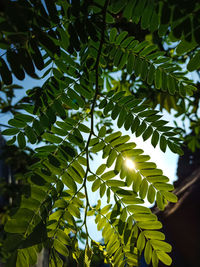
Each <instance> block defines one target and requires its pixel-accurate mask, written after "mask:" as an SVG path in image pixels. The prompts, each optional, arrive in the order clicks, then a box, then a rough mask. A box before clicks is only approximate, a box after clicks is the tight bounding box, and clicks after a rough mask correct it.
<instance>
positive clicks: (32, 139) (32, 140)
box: [24, 125, 37, 144]
mask: <svg viewBox="0 0 200 267" xmlns="http://www.w3.org/2000/svg"><path fill="white" fill-rule="evenodd" d="M24 130H25V134H26V136H27V137H28V140H29V141H30V143H31V144H35V143H36V141H37V138H36V135H35V132H34V130H33V129H32V128H31V127H30V126H28V125H27V126H26V127H25V129H24Z"/></svg>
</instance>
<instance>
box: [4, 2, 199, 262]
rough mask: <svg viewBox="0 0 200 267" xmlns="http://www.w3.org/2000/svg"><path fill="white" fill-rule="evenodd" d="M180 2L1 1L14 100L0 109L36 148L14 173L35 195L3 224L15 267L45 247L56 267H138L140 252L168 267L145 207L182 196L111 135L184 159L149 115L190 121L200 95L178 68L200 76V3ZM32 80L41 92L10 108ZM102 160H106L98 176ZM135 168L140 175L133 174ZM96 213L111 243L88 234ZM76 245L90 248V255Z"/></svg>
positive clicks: (165, 247) (161, 123) (18, 138)
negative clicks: (99, 266)
mask: <svg viewBox="0 0 200 267" xmlns="http://www.w3.org/2000/svg"><path fill="white" fill-rule="evenodd" d="M183 2H184V3H182V1H153V0H145V1H138V0H134V1H133V0H127V1H120V0H119V1H114V0H113V1H109V0H104V1H99V0H93V1H79V0H72V1H64V0H45V1H40V0H37V1H35V0H30V1H26V0H17V1H3V2H2V4H1V5H2V8H1V11H0V14H1V20H0V36H1V39H0V48H1V49H2V50H3V53H2V55H1V57H0V74H1V78H2V82H1V87H2V90H3V92H4V93H5V94H6V96H7V98H8V102H7V103H6V102H4V100H3V99H2V101H1V102H2V103H1V105H2V111H3V112H6V111H7V110H9V107H10V110H11V111H12V112H13V113H14V116H13V118H12V119H10V120H9V121H8V128H7V129H5V130H4V131H3V134H4V135H5V136H11V139H10V140H8V142H7V143H8V145H13V144H16V145H17V146H18V147H19V149H20V150H25V151H27V149H28V146H29V145H30V144H31V145H34V146H33V147H34V153H33V161H32V162H33V164H32V165H29V166H28V171H26V172H25V173H23V175H22V174H20V173H16V175H15V177H16V178H18V180H19V181H20V183H21V184H22V185H25V186H26V192H22V193H21V196H20V203H19V206H18V207H17V208H15V209H14V210H11V211H10V213H9V219H8V220H7V222H6V224H5V227H4V231H5V235H4V237H3V245H2V247H1V255H2V257H3V258H4V261H6V262H7V263H8V266H15V265H16V266H24V267H25V266H30V265H33V264H35V263H36V261H37V254H38V253H39V252H40V251H41V250H42V248H46V249H48V251H49V259H48V260H49V266H52V267H53V266H64V264H65V262H67V261H68V260H69V259H70V258H71V259H73V261H76V262H78V263H79V264H81V265H80V266H90V264H91V262H92V261H93V257H94V256H93V253H94V251H96V250H99V253H102V252H103V257H104V260H105V262H107V263H109V264H110V265H111V266H138V264H139V260H140V257H141V255H142V254H144V258H145V261H146V263H147V264H150V263H152V265H153V267H156V266H158V263H159V261H161V262H163V263H164V264H166V265H170V264H171V262H172V260H171V258H170V256H169V255H168V253H170V252H171V246H170V245H169V244H168V243H167V242H165V235H164V234H163V233H162V232H161V230H160V229H161V228H162V224H161V223H160V222H159V221H158V219H157V216H156V215H154V214H153V213H152V211H151V210H150V209H149V208H147V207H146V206H144V202H145V200H147V201H148V202H149V203H150V204H153V203H155V204H156V205H157V207H158V208H159V209H160V210H164V208H165V206H166V205H167V204H168V202H176V201H177V198H176V196H175V195H174V194H173V193H172V191H173V189H174V188H173V186H172V185H171V184H170V183H169V178H168V177H167V176H165V175H163V172H162V170H160V169H158V168H157V166H156V164H155V163H154V162H151V161H150V156H148V155H145V154H144V151H143V150H142V149H139V148H136V143H134V142H130V141H129V140H130V136H129V135H122V132H120V131H118V130H114V129H115V128H116V127H117V128H121V127H124V130H125V131H128V130H130V131H131V132H132V134H134V135H135V136H136V137H139V136H142V138H143V140H144V141H146V140H147V139H150V140H151V144H152V146H153V147H156V146H157V145H158V144H159V147H160V149H161V150H162V151H163V152H165V151H166V149H167V148H169V149H170V150H171V151H172V152H174V153H177V154H179V155H181V154H182V149H181V138H180V137H181V135H180V131H178V129H175V128H173V127H170V126H168V125H167V123H168V122H167V121H165V120H163V119H162V115H160V113H159V111H157V110H156V109H154V108H152V107H155V106H156V105H157V104H160V109H161V110H162V108H165V109H167V110H168V111H170V109H171V108H174V109H175V110H176V111H177V116H179V115H182V114H185V116H187V113H188V112H189V111H188V108H187V106H186V103H187V104H188V103H189V104H190V103H193V102H192V101H193V100H192V97H193V94H196V86H195V84H194V83H193V82H192V81H191V80H190V79H189V78H188V77H187V76H186V72H184V71H182V67H181V66H180V64H181V63H185V61H184V58H185V56H190V59H189V61H188V64H187V69H188V70H189V71H193V70H198V68H199V67H200V65H199V62H200V60H199V57H200V54H199V50H198V44H199V42H200V40H199V27H198V25H199V18H200V16H198V14H199V11H200V5H199V4H198V3H196V1H190V11H188V10H187V9H186V2H187V1H183ZM19 14H20V16H19ZM123 21H125V22H126V23H127V24H128V25H129V26H131V27H133V28H134V27H135V25H136V24H137V32H135V35H133V34H130V31H129V28H127V29H125V30H124V29H122V28H120V23H121V22H123ZM123 25H124V24H123ZM145 31H146V32H145ZM144 32H145V34H144ZM140 34H141V35H140ZM136 36H137V38H136ZM170 41H171V42H174V41H180V42H179V44H178V46H177V48H176V52H177V54H176V55H173V54H170V52H169V51H164V48H163V46H162V45H163V42H165V44H167V43H169V42H170ZM161 44H162V45H161ZM166 50H167V49H166ZM186 53H189V54H186ZM190 53H191V54H190ZM40 71H42V74H41V72H40ZM116 71H118V73H119V72H120V74H121V75H122V78H121V81H120V82H119V83H117V81H116V80H115V78H114V74H113V73H114V72H116ZM26 75H29V76H31V77H32V78H34V79H40V80H42V82H43V84H42V85H41V86H38V87H34V88H32V89H29V90H28V91H27V92H26V97H25V98H24V99H22V100H21V101H20V102H19V103H17V104H16V105H15V107H12V105H11V102H12V101H11V100H12V98H13V96H14V89H16V88H20V87H18V86H17V85H15V84H13V81H15V80H16V79H18V80H23V79H24V78H25V77H26ZM39 77H40V78H39ZM116 84H117V85H116ZM155 96H156V98H155ZM196 100H197V101H198V97H197V98H195V99H194V102H195V101H196ZM165 101H167V102H165ZM187 101H188V102H187ZM192 106H193V107H195V103H193V104H192ZM197 109H198V108H197ZM194 113H195V114H197V110H196V111H195V112H194ZM115 120H116V127H113V121H115ZM195 123H196V124H195ZM195 123H194V125H196V126H195V127H197V125H198V120H196V121H195ZM196 129H197V130H196V133H198V129H199V128H196ZM136 140H137V139H136ZM196 146H198V145H196ZM96 154H99V155H101V157H102V161H101V162H100V163H99V162H95V168H93V164H92V162H93V158H95V156H96ZM127 159H131V160H132V161H133V162H134V164H135V167H134V169H128V168H127V166H126V160H127ZM93 192H94V193H95V194H96V195H97V196H98V197H97V201H96V205H94V206H93V205H91V204H90V194H93ZM96 192H98V193H96ZM98 198H100V199H103V198H104V199H105V201H107V203H106V204H105V201H101V200H100V199H99V200H98ZM88 216H93V218H94V222H95V223H96V225H97V229H98V230H102V236H103V239H104V244H103V245H102V244H100V243H97V242H96V241H97V240H96V241H95V240H92V238H91V237H90V234H89V232H90V231H89V230H88V227H87V218H88ZM78 240H84V242H85V250H84V251H82V250H80V248H79V245H78Z"/></svg>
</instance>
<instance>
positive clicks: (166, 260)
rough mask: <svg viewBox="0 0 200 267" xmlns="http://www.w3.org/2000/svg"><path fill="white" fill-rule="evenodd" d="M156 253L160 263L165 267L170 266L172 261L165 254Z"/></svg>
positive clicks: (161, 252)
mask: <svg viewBox="0 0 200 267" xmlns="http://www.w3.org/2000/svg"><path fill="white" fill-rule="evenodd" d="M156 253H157V256H158V259H159V260H160V261H162V262H163V263H164V264H165V265H168V266H169V265H171V263H172V259H171V258H170V256H169V255H168V254H167V253H165V252H163V251H156Z"/></svg>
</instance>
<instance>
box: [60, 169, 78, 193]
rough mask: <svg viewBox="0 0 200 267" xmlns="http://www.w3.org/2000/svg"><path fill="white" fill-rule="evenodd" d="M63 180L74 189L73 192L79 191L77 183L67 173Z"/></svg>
mask: <svg viewBox="0 0 200 267" xmlns="http://www.w3.org/2000/svg"><path fill="white" fill-rule="evenodd" d="M62 181H63V183H64V184H65V185H66V186H67V187H68V188H69V189H71V190H72V192H74V193H75V192H76V191H77V186H76V183H75V182H74V180H73V178H72V177H71V176H70V175H68V174H67V173H64V174H63V175H62Z"/></svg>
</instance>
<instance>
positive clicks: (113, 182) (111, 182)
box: [106, 180, 126, 187]
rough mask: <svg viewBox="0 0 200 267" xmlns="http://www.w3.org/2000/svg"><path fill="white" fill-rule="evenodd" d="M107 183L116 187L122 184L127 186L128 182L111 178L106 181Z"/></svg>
mask: <svg viewBox="0 0 200 267" xmlns="http://www.w3.org/2000/svg"><path fill="white" fill-rule="evenodd" d="M106 184H107V185H108V186H116V187H118V186H119V187H120V186H122V187H123V186H125V185H126V184H125V182H123V181H120V180H109V181H106Z"/></svg>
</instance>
